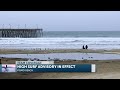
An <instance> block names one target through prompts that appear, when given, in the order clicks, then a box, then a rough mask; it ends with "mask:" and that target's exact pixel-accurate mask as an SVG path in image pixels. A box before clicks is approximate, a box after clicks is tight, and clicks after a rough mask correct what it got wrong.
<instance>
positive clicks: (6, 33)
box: [0, 29, 43, 38]
mask: <svg viewBox="0 0 120 90" xmlns="http://www.w3.org/2000/svg"><path fill="white" fill-rule="evenodd" d="M0 37H4V38H5V37H6V38H10V37H12V38H16V37H19V38H35V37H43V29H0Z"/></svg>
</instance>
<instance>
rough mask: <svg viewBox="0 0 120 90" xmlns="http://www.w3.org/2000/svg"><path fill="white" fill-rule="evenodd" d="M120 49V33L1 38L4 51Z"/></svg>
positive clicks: (64, 32) (78, 33) (59, 33)
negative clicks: (84, 46)
mask: <svg viewBox="0 0 120 90" xmlns="http://www.w3.org/2000/svg"><path fill="white" fill-rule="evenodd" d="M83 45H88V48H89V49H120V31H44V32H43V37H40V38H0V48H2V49H7V48H8V49H81V48H82V46H83Z"/></svg>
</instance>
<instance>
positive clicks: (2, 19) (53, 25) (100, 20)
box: [0, 11, 120, 31]
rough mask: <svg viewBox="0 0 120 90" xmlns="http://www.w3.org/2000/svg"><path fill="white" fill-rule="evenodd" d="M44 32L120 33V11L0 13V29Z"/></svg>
mask: <svg viewBox="0 0 120 90" xmlns="http://www.w3.org/2000/svg"><path fill="white" fill-rule="evenodd" d="M3 24H4V27H6V28H9V27H10V25H9V24H11V27H12V28H18V25H20V26H19V27H20V28H23V27H25V24H26V25H27V26H26V27H27V28H36V27H37V24H38V27H39V28H43V30H44V31H115V30H116V31H120V11H0V28H2V27H3Z"/></svg>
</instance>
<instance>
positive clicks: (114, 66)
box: [0, 49, 120, 79]
mask: <svg viewBox="0 0 120 90" xmlns="http://www.w3.org/2000/svg"><path fill="white" fill-rule="evenodd" d="M74 52H77V53H78V52H79V53H109V54H111V53H116V54H119V53H120V50H118V49H114V50H103V49H100V50H90V49H88V50H83V49H78V50H77V49H74V50H73V49H69V50H68V49H61V50H14V49H9V50H8V49H5V50H2V49H0V54H42V53H43V54H47V53H74ZM1 60H2V64H8V63H9V64H15V62H16V61H27V59H21V58H1ZM55 64H95V65H96V72H94V73H79V72H78V73H76V72H72V73H70V72H68V73H65V72H59V73H58V72H52V73H48V72H44V73H42V72H40V73H0V79H120V60H65V61H62V60H58V61H55Z"/></svg>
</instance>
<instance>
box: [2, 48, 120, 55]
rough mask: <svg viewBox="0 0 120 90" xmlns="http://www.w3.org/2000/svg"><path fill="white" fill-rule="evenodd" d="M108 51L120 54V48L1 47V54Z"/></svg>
mask: <svg viewBox="0 0 120 90" xmlns="http://www.w3.org/2000/svg"><path fill="white" fill-rule="evenodd" d="M75 52H77V53H108V54H120V49H111V50H104V49H96V50H93V49H88V50H86V49H46V50H40V49H32V50H28V49H0V54H46V53H75Z"/></svg>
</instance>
